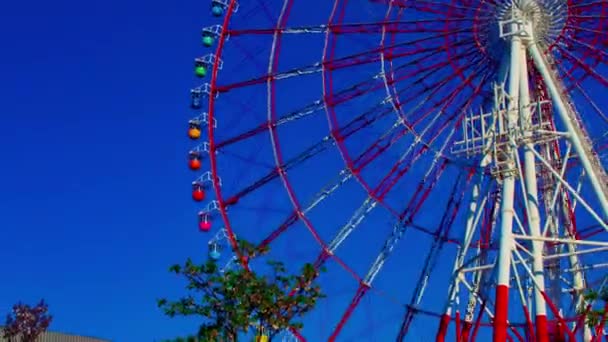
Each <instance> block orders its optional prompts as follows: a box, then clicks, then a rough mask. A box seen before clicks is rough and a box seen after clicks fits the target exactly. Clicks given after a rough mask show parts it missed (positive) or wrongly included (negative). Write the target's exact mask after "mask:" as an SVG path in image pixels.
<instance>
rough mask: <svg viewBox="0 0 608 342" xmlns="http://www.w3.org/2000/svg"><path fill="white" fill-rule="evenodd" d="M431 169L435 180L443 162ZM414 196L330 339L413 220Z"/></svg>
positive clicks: (368, 287) (414, 211)
mask: <svg viewBox="0 0 608 342" xmlns="http://www.w3.org/2000/svg"><path fill="white" fill-rule="evenodd" d="M431 170H435V171H436V172H435V180H436V179H437V178H439V176H440V175H441V173H442V172H443V170H445V164H442V165H437V166H436V167H434V168H432V169H431ZM431 170H429V173H427V174H426V175H425V178H426V177H428V176H429V175H430V174H431ZM425 183H426V182H424V180H423V181H422V182H421V183H420V184H425ZM432 183H434V182H432ZM426 184H428V183H426ZM414 198H415V196H413V197H412V200H410V204H409V205H408V207H407V208H406V209H405V210H404V211H403V213H402V214H401V215H400V217H401V219H399V220H398V222H397V223H396V224H395V226H394V227H393V230H392V232H391V235H390V236H389V238H388V239H387V240H386V241H385V243H384V247H383V248H382V250H381V252H380V254H379V255H378V257H377V258H376V260H375V261H374V263H373V264H372V266H371V267H370V269H369V271H368V273H367V275H366V276H365V278H364V279H363V280H362V281H361V283H360V284H359V287H358V288H357V291H356V293H355V295H354V297H353V299H352V300H351V302H350V304H349V305H348V307H347V309H346V311H345V312H344V313H343V315H342V317H341V319H340V321H339V322H338V324H337V326H336V328H335V329H334V331H333V333H332V335H331V337H330V340H332V341H333V340H335V338H336V337H337V336H338V335H339V333H340V332H341V330H342V329H343V327H344V326H345V324H346V323H347V321H348V320H349V318H350V317H351V315H352V313H353V312H354V310H355V308H356V307H357V305H358V304H359V302H360V301H361V299H362V298H363V297H364V296H365V294H366V293H367V292H368V290H369V289H370V288H371V284H372V283H373V280H374V278H375V277H376V275H377V274H378V272H379V271H380V269H381V268H382V266H383V264H384V263H385V261H386V260H387V259H388V257H389V256H390V253H391V252H392V251H393V249H394V248H395V246H396V244H397V242H398V241H399V240H400V239H401V237H402V236H403V234H404V233H405V230H406V229H407V228H408V226H409V223H410V222H412V221H413V219H414V217H415V215H416V212H417V211H416V208H415V207H416V206H417V207H418V208H419V203H420V202H418V203H416V202H414V201H413V200H414ZM425 199H426V198H425V197H424V196H422V198H421V201H424V200H425Z"/></svg>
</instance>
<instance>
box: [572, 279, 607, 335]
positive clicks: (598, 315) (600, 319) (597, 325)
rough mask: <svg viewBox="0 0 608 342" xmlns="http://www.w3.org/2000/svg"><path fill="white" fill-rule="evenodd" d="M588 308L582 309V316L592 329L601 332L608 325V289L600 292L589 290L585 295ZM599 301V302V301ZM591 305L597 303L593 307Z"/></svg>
mask: <svg viewBox="0 0 608 342" xmlns="http://www.w3.org/2000/svg"><path fill="white" fill-rule="evenodd" d="M584 298H585V301H586V302H587V303H590V304H589V306H588V307H584V308H581V312H579V313H580V314H584V315H585V316H586V323H587V325H588V326H589V328H591V329H596V330H597V331H598V332H599V331H601V330H602V329H603V328H604V326H605V325H606V318H607V317H606V307H607V306H608V287H602V288H601V289H600V290H587V292H586V293H585V294H584ZM598 299H599V300H598ZM591 303H595V304H594V305H592V304H591Z"/></svg>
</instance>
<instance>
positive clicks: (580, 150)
mask: <svg viewBox="0 0 608 342" xmlns="http://www.w3.org/2000/svg"><path fill="white" fill-rule="evenodd" d="M528 51H530V55H531V56H532V58H533V59H534V64H535V65H536V67H537V68H538V71H540V73H541V75H542V76H543V80H544V81H545V84H546V85H547V88H548V89H549V92H550V93H551V98H552V99H553V102H554V104H555V107H557V113H558V114H559V116H560V118H561V120H562V121H563V123H564V125H565V126H566V129H567V131H568V133H569V134H570V141H571V142H572V146H574V150H575V151H576V153H577V154H578V156H579V159H580V161H581V164H582V165H583V168H584V169H585V172H586V173H587V176H588V178H589V181H590V182H591V186H592V187H593V190H594V191H595V193H596V195H597V197H598V200H599V202H600V205H601V207H602V209H603V211H604V219H608V198H606V193H604V188H603V187H602V185H601V183H600V182H601V179H600V177H598V176H597V172H596V171H595V170H594V168H593V165H592V164H591V161H590V160H589V156H588V155H587V153H586V152H585V149H584V147H583V143H582V142H581V137H579V136H578V134H577V132H576V129H575V128H574V125H575V123H574V122H572V121H571V120H570V117H569V116H568V110H567V108H566V104H565V103H564V100H563V98H562V96H561V94H560V92H559V89H558V88H557V85H556V84H555V82H554V81H553V75H552V73H551V71H550V70H549V68H548V67H547V64H546V62H545V59H544V58H543V56H542V53H541V51H540V50H539V48H538V45H537V44H536V42H534V41H532V42H530V44H529V46H528Z"/></svg>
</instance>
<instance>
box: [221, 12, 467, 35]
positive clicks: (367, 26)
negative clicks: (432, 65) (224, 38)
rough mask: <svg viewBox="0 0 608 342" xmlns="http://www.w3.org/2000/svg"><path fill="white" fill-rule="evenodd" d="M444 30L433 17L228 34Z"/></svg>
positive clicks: (242, 30)
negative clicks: (430, 27) (429, 27)
mask: <svg viewBox="0 0 608 342" xmlns="http://www.w3.org/2000/svg"><path fill="white" fill-rule="evenodd" d="M473 19H474V18H472V17H468V18H451V19H445V20H444V22H466V21H472V20H473ZM430 24H432V25H433V26H432V27H433V29H432V30H429V31H425V25H430ZM420 31H423V32H443V31H440V30H438V29H436V22H434V21H433V20H431V19H420V20H387V21H378V22H359V23H340V24H332V25H329V26H328V25H317V26H300V27H280V28H238V29H230V30H228V31H227V35H228V36H231V37H238V36H243V35H270V34H276V33H280V34H325V33H328V32H329V33H332V34H361V33H373V34H377V33H382V32H386V33H418V32H420Z"/></svg>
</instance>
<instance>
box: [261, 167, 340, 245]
mask: <svg viewBox="0 0 608 342" xmlns="http://www.w3.org/2000/svg"><path fill="white" fill-rule="evenodd" d="M351 179H352V174H351V173H350V172H348V170H346V169H344V170H342V171H340V173H339V176H338V178H337V180H336V181H334V182H332V183H330V184H329V185H327V186H326V187H324V188H323V189H322V190H321V191H319V192H318V193H317V194H316V195H315V196H314V198H313V199H312V200H311V201H310V203H309V204H308V206H306V208H304V210H303V211H302V214H303V215H306V214H307V213H308V212H310V211H311V210H312V209H314V208H315V207H316V206H317V205H319V204H320V203H321V202H322V201H323V200H325V199H327V198H328V197H329V196H330V195H331V194H333V193H334V192H335V191H337V190H338V189H339V188H340V187H341V186H342V185H343V184H345V183H346V182H347V181H349V180H351ZM298 219H299V217H298V213H297V212H295V211H294V212H293V213H291V214H290V215H289V216H288V217H287V219H285V221H283V223H282V224H281V225H280V226H279V227H278V228H277V229H275V230H274V231H272V232H271V233H270V235H269V236H267V237H266V238H265V239H263V240H262V242H261V243H260V244H259V247H261V248H262V247H266V246H268V245H269V244H270V243H272V241H274V240H275V239H276V238H277V237H279V235H280V234H282V233H283V232H284V231H285V230H287V229H288V228H289V227H291V226H292V225H293V224H294V223H296V222H297V221H298ZM330 249H331V244H330Z"/></svg>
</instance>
